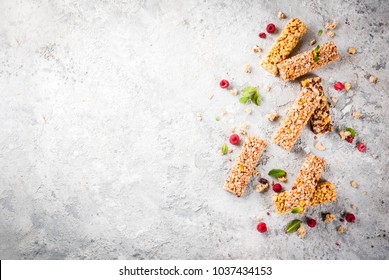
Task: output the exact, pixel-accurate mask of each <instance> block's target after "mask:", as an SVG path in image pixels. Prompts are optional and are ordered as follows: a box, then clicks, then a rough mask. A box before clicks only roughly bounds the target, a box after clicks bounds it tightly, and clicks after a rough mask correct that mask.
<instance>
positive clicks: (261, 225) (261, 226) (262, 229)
mask: <svg viewBox="0 0 389 280" xmlns="http://www.w3.org/2000/svg"><path fill="white" fill-rule="evenodd" d="M257 230H258V231H259V232H261V233H264V232H266V231H267V227H266V224H265V223H264V222H262V223H259V224H258V225H257Z"/></svg>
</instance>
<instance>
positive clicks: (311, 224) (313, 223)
mask: <svg viewBox="0 0 389 280" xmlns="http://www.w3.org/2000/svg"><path fill="white" fill-rule="evenodd" d="M307 225H308V226H309V227H311V228H314V227H315V226H316V220H314V219H309V218H308V219H307Z"/></svg>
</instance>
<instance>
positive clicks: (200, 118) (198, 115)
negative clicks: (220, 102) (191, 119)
mask: <svg viewBox="0 0 389 280" xmlns="http://www.w3.org/2000/svg"><path fill="white" fill-rule="evenodd" d="M197 120H198V121H199V122H201V121H202V120H203V117H202V116H201V114H200V113H197Z"/></svg>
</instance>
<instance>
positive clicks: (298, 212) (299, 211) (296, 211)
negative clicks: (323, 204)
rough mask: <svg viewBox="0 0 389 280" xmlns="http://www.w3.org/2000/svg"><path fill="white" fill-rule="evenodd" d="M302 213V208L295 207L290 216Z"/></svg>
mask: <svg viewBox="0 0 389 280" xmlns="http://www.w3.org/2000/svg"><path fill="white" fill-rule="evenodd" d="M302 212H303V208H301V207H296V208H293V209H292V214H300V213H302Z"/></svg>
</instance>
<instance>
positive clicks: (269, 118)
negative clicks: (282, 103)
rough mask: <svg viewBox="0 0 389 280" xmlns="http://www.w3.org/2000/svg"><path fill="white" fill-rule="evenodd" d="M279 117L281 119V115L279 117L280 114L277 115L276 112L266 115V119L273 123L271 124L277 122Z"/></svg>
mask: <svg viewBox="0 0 389 280" xmlns="http://www.w3.org/2000/svg"><path fill="white" fill-rule="evenodd" d="M279 117H280V115H278V113H276V112H273V113H271V114H268V115H266V118H267V119H268V120H269V121H271V122H274V121H276V120H277V119H278V118H279Z"/></svg>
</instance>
